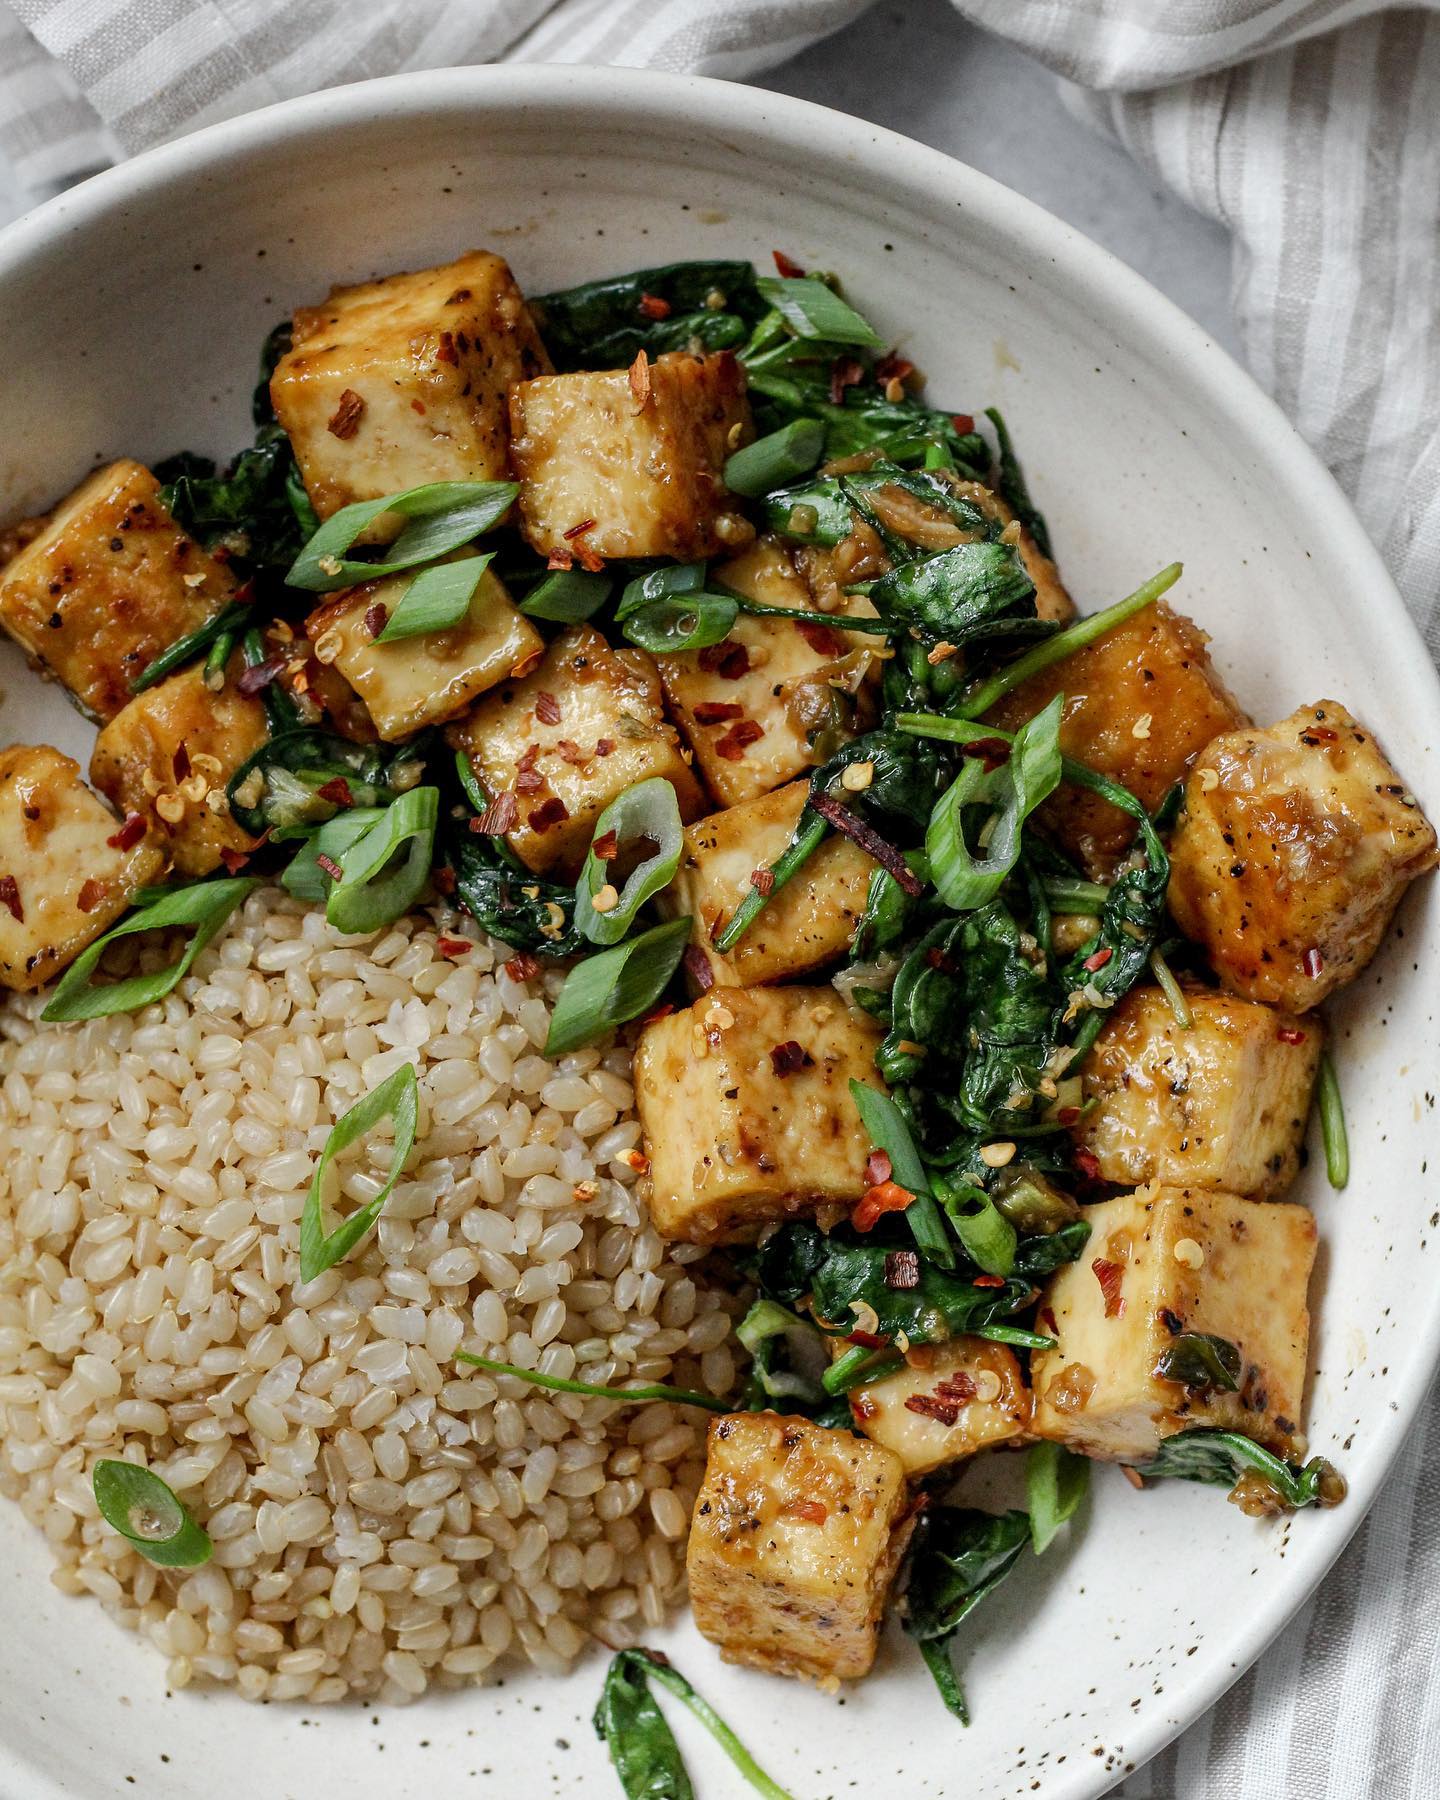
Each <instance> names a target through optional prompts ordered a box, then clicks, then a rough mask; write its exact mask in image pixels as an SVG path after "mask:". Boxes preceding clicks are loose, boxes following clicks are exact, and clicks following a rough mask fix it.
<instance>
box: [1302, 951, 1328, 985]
mask: <svg viewBox="0 0 1440 1800" xmlns="http://www.w3.org/2000/svg"><path fill="white" fill-rule="evenodd" d="M1304 962H1305V973H1306V974H1307V975H1308V976H1309V977H1310V979H1311V980H1312V981H1318V980H1319V979H1320V976H1321V974H1322V972H1323V970H1324V968H1325V958H1324V957H1323V956H1322V955H1321V954H1320V952H1319V950H1317V949H1316V947H1315V945H1314V944H1312V945H1311V946H1310V948H1309V949H1308V950H1307V951H1306V952H1305V957H1304Z"/></svg>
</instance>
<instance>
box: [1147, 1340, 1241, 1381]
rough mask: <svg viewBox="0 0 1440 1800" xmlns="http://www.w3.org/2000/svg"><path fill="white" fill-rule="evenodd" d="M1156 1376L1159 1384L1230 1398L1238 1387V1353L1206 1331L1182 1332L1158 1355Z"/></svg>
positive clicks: (1228, 1343)
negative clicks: (1215, 1391) (1217, 1392)
mask: <svg viewBox="0 0 1440 1800" xmlns="http://www.w3.org/2000/svg"><path fill="white" fill-rule="evenodd" d="M1155 1373H1156V1374H1157V1375H1158V1376H1159V1377H1160V1379H1161V1380H1162V1381H1178V1382H1181V1383H1183V1385H1184V1386H1185V1387H1187V1388H1212V1389H1218V1390H1220V1391H1222V1392H1224V1393H1228V1394H1233V1393H1236V1392H1237V1391H1238V1390H1239V1387H1240V1350H1239V1347H1238V1346H1237V1345H1235V1344H1232V1343H1231V1342H1230V1340H1229V1338H1222V1337H1215V1336H1214V1335H1213V1334H1212V1333H1211V1332H1208V1331H1182V1332H1181V1333H1180V1335H1179V1336H1178V1337H1174V1338H1172V1339H1171V1340H1170V1342H1169V1343H1168V1344H1167V1345H1166V1346H1165V1348H1164V1349H1163V1350H1162V1351H1161V1352H1160V1355H1159V1357H1158V1358H1157V1359H1156V1362H1155Z"/></svg>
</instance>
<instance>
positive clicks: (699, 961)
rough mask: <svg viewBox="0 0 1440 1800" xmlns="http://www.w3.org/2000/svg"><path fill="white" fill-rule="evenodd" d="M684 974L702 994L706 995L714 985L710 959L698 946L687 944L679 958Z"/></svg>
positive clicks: (713, 973) (713, 972)
mask: <svg viewBox="0 0 1440 1800" xmlns="http://www.w3.org/2000/svg"><path fill="white" fill-rule="evenodd" d="M680 961H681V963H682V964H683V965H684V969H685V973H686V974H687V975H688V976H689V977H690V979H691V980H692V981H693V982H694V983H695V985H696V987H697V988H699V990H700V992H701V993H702V994H708V993H709V991H710V989H711V988H712V987H714V985H715V971H714V970H713V969H712V968H711V967H710V958H709V957H708V956H707V955H706V954H705V952H704V951H703V950H702V949H701V948H700V946H699V945H698V944H687V945H686V947H685V954H684V956H682V957H681V958H680Z"/></svg>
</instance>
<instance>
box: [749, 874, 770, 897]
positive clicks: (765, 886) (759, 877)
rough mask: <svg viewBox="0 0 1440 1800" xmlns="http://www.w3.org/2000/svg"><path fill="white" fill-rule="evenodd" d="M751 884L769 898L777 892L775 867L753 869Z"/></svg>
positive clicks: (758, 892)
mask: <svg viewBox="0 0 1440 1800" xmlns="http://www.w3.org/2000/svg"><path fill="white" fill-rule="evenodd" d="M750 885H751V887H752V888H754V890H755V892H756V893H757V894H763V895H764V897H765V898H766V899H767V900H768V899H769V897H770V896H771V894H773V893H774V892H775V871H774V870H773V869H752V870H751V871H750Z"/></svg>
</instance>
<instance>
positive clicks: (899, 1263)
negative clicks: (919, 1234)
mask: <svg viewBox="0 0 1440 1800" xmlns="http://www.w3.org/2000/svg"><path fill="white" fill-rule="evenodd" d="M885 1285H886V1287H887V1288H895V1289H897V1290H899V1291H901V1292H903V1291H904V1290H905V1289H907V1288H917V1287H919V1285H920V1257H919V1254H918V1253H917V1252H916V1251H914V1250H887V1251H886V1252H885Z"/></svg>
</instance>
